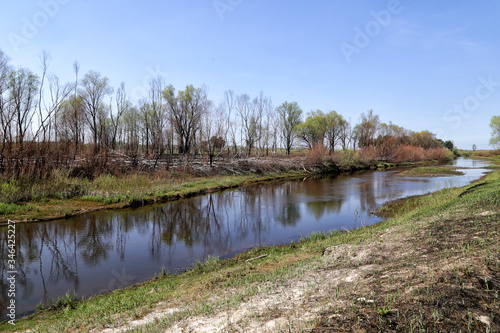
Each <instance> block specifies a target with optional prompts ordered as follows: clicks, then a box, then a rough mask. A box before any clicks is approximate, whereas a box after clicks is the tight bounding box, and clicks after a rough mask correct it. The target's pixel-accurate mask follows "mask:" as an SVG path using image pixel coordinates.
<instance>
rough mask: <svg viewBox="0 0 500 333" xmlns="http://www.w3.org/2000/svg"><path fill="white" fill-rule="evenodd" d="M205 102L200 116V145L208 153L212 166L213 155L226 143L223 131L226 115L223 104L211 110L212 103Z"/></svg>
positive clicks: (224, 130)
mask: <svg viewBox="0 0 500 333" xmlns="http://www.w3.org/2000/svg"><path fill="white" fill-rule="evenodd" d="M207 102H208V103H207V104H208V105H207V108H206V112H204V114H203V118H202V119H203V126H202V136H203V141H202V146H203V148H204V150H205V151H206V152H207V153H208V156H209V159H210V166H212V165H213V159H214V156H215V155H217V154H219V153H220V152H222V150H223V149H224V146H225V144H226V140H225V134H224V133H225V132H226V131H227V130H226V129H225V128H224V127H225V123H226V119H227V118H226V117H227V115H226V112H225V108H224V106H222V105H219V106H218V107H217V108H216V109H214V110H212V109H211V104H212V103H211V102H210V101H207Z"/></svg>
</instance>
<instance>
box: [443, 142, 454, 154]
mask: <svg viewBox="0 0 500 333" xmlns="http://www.w3.org/2000/svg"><path fill="white" fill-rule="evenodd" d="M443 146H444V147H445V148H446V149H448V150H451V151H453V148H454V147H455V145H454V144H453V141H450V140H448V141H445V142H444V143H443Z"/></svg>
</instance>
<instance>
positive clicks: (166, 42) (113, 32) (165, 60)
mask: <svg viewBox="0 0 500 333" xmlns="http://www.w3.org/2000/svg"><path fill="white" fill-rule="evenodd" d="M498 13H500V2H495V1H488V0H486V1H481V2H472V1H462V0H457V1H453V2H451V1H430V0H428V1H424V0H421V1H411V0H400V1H397V0H391V1H373V0H372V1H367V0H366V1H333V0H332V1H326V0H311V1H297V0H288V1H282V0H277V1H271V0H252V1H250V0H216V1H214V0H182V1H181V0H178V1H169V0H161V1H160V0H146V1H144V0H143V1H117V0H102V1H96V0H41V1H32V0H23V1H9V2H5V3H3V4H2V13H1V14H0V17H1V20H0V32H1V35H0V48H1V49H2V50H3V51H4V52H5V53H6V54H7V55H9V56H10V57H11V58H12V62H11V63H12V64H13V65H15V66H23V67H28V68H30V69H31V70H32V71H34V72H35V73H39V72H40V70H39V69H40V63H39V54H40V52H41V51H42V50H46V51H48V52H50V54H51V56H52V62H51V66H50V68H49V70H50V71H51V72H53V73H55V74H56V75H58V76H59V77H60V78H61V80H62V81H64V82H65V81H71V80H73V70H72V64H73V62H74V61H78V62H79V63H80V65H81V69H80V75H81V76H82V75H83V74H84V73H86V72H87V71H89V70H95V71H98V72H100V73H102V74H103V75H105V76H107V77H108V78H109V79H110V80H111V83H112V85H113V86H114V87H118V86H119V84H120V83H121V82H125V84H126V88H127V90H128V93H129V95H130V96H132V97H134V98H139V97H140V96H141V94H143V93H144V90H145V88H147V81H148V79H150V78H151V77H152V76H156V75H162V76H163V77H164V80H165V82H166V83H171V84H173V85H174V86H175V87H176V88H177V89H183V88H184V87H185V86H186V85H188V84H193V85H195V86H201V85H203V84H205V85H206V86H208V88H209V97H210V99H212V100H214V101H215V102H219V101H220V100H221V99H222V95H223V92H224V91H225V90H227V89H233V90H234V91H235V92H236V93H237V94H242V93H247V94H249V95H251V96H256V95H257V94H258V93H259V92H260V91H263V92H264V94H265V95H267V96H270V97H271V98H272V100H273V103H274V105H275V106H277V105H279V104H281V103H282V102H284V101H297V102H298V103H299V105H300V106H301V107H302V109H303V110H304V111H305V112H308V111H311V110H316V109H321V110H323V111H330V110H336V111H337V112H339V113H341V114H342V115H343V116H344V117H345V118H347V119H351V120H352V122H354V123H355V122H357V120H358V117H359V115H360V114H361V113H362V112H365V111H367V110H369V109H373V110H374V112H375V113H376V114H378V115H380V118H381V121H383V122H389V121H392V122H393V123H395V124H397V125H400V126H403V127H405V128H409V129H411V130H415V131H420V130H424V129H427V130H430V131H432V132H434V133H436V134H437V135H438V137H440V138H443V139H450V140H453V141H454V142H455V144H456V145H457V146H458V147H459V148H466V149H470V148H471V147H472V144H476V145H477V146H478V148H484V149H487V148H489V146H488V140H489V136H490V129H489V126H488V124H489V121H490V119H491V117H492V116H493V115H500V108H499V107H498V106H499V105H500V68H498V60H499V59H500V57H499V56H500V34H499V33H498V31H500V20H498V19H497V17H498ZM346 50H347V51H346ZM353 50H354V51H353Z"/></svg>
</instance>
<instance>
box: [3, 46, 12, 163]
mask: <svg viewBox="0 0 500 333" xmlns="http://www.w3.org/2000/svg"><path fill="white" fill-rule="evenodd" d="M9 61H10V59H9V57H7V56H6V55H5V53H3V51H2V50H0V138H1V140H2V143H1V146H0V171H1V170H3V168H4V156H5V148H6V145H7V141H8V140H9V141H12V138H11V134H12V132H11V125H12V118H13V115H14V113H13V112H10V111H11V109H10V108H9V107H8V100H6V99H5V96H4V95H5V93H6V91H7V89H8V84H9V72H10V71H11V67H10V65H9Z"/></svg>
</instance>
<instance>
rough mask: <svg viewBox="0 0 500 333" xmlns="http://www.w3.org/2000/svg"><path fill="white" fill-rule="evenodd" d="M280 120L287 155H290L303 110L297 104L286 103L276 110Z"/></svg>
mask: <svg viewBox="0 0 500 333" xmlns="http://www.w3.org/2000/svg"><path fill="white" fill-rule="evenodd" d="M276 112H277V113H278V116H279V118H280V129H281V135H282V137H283V141H284V144H285V149H286V153H287V155H290V149H291V148H292V144H293V139H294V138H295V134H296V130H297V127H298V126H299V124H300V118H301V116H302V109H301V108H300V107H299V105H298V104H297V102H291V103H289V102H284V103H283V104H281V105H280V106H278V107H277V108H276Z"/></svg>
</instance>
